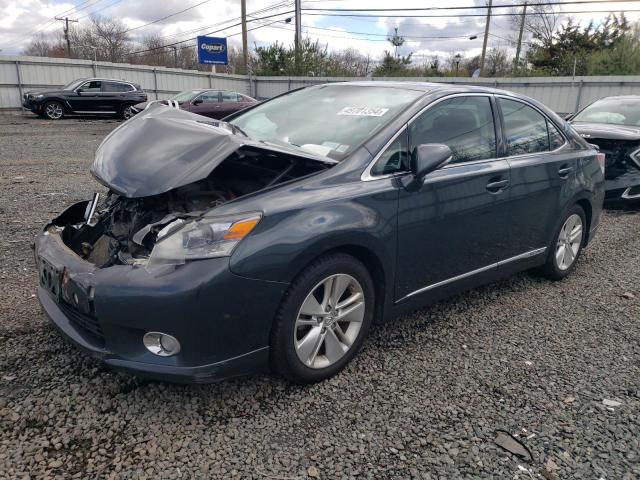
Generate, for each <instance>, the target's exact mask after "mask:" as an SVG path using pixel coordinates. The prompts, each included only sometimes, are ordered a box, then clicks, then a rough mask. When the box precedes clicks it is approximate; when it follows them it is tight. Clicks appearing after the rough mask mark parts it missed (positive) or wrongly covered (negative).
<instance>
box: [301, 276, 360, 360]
mask: <svg viewBox="0 0 640 480" xmlns="http://www.w3.org/2000/svg"><path fill="white" fill-rule="evenodd" d="M364 314H365V299H364V292H363V290H362V286H361V285H360V283H358V281H357V280H356V279H355V278H353V277H352V276H351V275H347V274H344V273H339V274H336V275H331V276H330V277H327V278H325V279H324V280H322V281H321V282H320V283H318V284H317V285H316V286H315V287H313V289H312V290H311V291H310V292H309V293H308V295H307V297H306V298H305V300H304V302H302V306H301V307H300V310H299V312H298V316H297V317H296V324H295V328H294V333H293V336H294V338H293V341H294V346H295V351H296V354H297V355H298V358H299V359H300V361H301V362H302V363H303V364H304V365H306V366H307V367H310V368H314V369H318V368H326V367H328V366H331V365H333V364H334V363H336V362H337V361H338V360H339V359H340V358H342V357H343V356H344V355H345V354H346V353H347V352H348V351H349V350H350V349H351V347H352V346H353V344H354V342H355V341H356V339H357V338H358V333H359V332H360V329H361V328H362V323H363V320H364Z"/></svg>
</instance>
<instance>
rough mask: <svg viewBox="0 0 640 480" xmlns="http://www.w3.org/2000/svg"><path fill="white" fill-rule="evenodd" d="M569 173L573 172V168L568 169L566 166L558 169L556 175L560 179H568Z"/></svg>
mask: <svg viewBox="0 0 640 480" xmlns="http://www.w3.org/2000/svg"><path fill="white" fill-rule="evenodd" d="M571 172H573V167H569V166H567V165H563V166H562V167H560V168H559V169H558V175H560V178H568V177H569V174H570V173H571Z"/></svg>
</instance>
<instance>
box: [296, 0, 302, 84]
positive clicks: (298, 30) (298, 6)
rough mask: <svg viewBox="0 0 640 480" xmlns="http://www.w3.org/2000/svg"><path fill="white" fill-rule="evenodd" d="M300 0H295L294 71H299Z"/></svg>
mask: <svg viewBox="0 0 640 480" xmlns="http://www.w3.org/2000/svg"><path fill="white" fill-rule="evenodd" d="M300 4H301V1H300V0H295V11H296V15H295V16H296V36H295V39H294V42H295V50H296V52H295V53H296V73H297V74H299V73H300V44H301V43H302V7H301V5H300Z"/></svg>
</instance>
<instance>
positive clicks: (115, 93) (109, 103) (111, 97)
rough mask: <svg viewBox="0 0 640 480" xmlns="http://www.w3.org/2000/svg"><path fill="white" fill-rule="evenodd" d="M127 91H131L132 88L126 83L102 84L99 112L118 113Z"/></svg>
mask: <svg viewBox="0 0 640 480" xmlns="http://www.w3.org/2000/svg"><path fill="white" fill-rule="evenodd" d="M128 90H133V87H132V86H131V85H129V84H128V83H122V82H102V96H101V98H100V104H99V106H98V108H99V110H100V111H102V112H119V111H120V109H121V108H122V104H123V103H124V100H125V99H126V95H127V93H126V92H127V91H128Z"/></svg>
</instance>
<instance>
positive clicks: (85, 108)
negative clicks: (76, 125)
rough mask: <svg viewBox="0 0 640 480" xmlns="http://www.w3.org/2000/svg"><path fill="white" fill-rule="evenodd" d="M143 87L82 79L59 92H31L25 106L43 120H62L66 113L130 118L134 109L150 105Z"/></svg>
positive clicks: (108, 80)
mask: <svg viewBox="0 0 640 480" xmlns="http://www.w3.org/2000/svg"><path fill="white" fill-rule="evenodd" d="M146 101H147V94H146V93H145V92H144V90H142V88H141V87H140V85H136V84H135V83H131V82H126V81H123V80H110V79H107V78H81V79H78V80H74V81H73V82H71V83H69V84H67V85H65V86H64V87H62V88H61V89H59V90H44V91H36V92H27V93H25V94H24V96H23V98H22V106H23V107H24V108H26V109H28V110H31V111H32V112H33V113H36V114H38V115H40V116H41V117H45V118H49V119H51V120H59V119H61V118H62V117H63V116H64V115H65V114H74V113H77V114H83V113H90V114H110V115H118V116H120V117H121V118H124V119H127V118H129V117H131V115H132V113H131V106H132V105H135V104H136V103H140V102H146Z"/></svg>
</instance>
